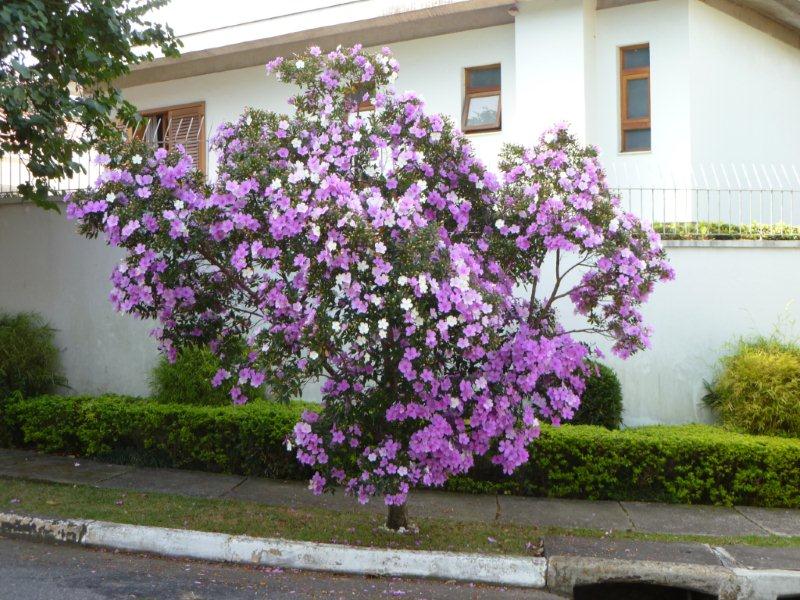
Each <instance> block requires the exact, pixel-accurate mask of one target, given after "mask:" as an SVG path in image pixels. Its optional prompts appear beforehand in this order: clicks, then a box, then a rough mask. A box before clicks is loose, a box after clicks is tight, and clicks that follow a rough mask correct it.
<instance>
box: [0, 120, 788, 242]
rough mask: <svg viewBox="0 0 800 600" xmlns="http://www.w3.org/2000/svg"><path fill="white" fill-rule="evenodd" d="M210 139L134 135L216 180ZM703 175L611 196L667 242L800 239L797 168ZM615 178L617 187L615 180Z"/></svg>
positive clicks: (4, 180) (169, 133)
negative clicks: (186, 157) (181, 149)
mask: <svg viewBox="0 0 800 600" xmlns="http://www.w3.org/2000/svg"><path fill="white" fill-rule="evenodd" d="M204 125H205V124H204ZM208 129H209V130H210V128H208ZM207 134H208V131H205V130H203V131H201V130H199V129H198V128H197V127H191V126H187V125H186V123H182V124H180V123H179V124H177V125H176V124H174V123H161V122H160V121H158V120H155V121H151V122H150V123H148V124H147V125H146V126H145V127H144V129H142V130H141V131H133V132H129V135H133V136H137V137H139V138H142V139H145V140H146V141H148V142H149V144H150V145H151V146H153V147H154V148H155V147H167V148H168V147H170V145H174V144H178V143H182V144H184V145H185V147H186V148H187V149H191V150H190V151H191V152H192V153H194V154H196V156H195V158H196V160H197V159H198V157H199V156H200V155H201V153H202V161H198V162H201V164H204V165H206V166H207V168H206V172H207V173H211V174H212V176H213V170H214V169H213V161H212V160H210V157H209V154H208V153H209V149H208V144H207V143H206V140H207V139H208V137H209V136H208V135H207ZM184 138H186V139H184ZM187 151H189V150H187ZM96 158H97V153H96V152H94V151H92V152H89V153H87V154H86V155H84V156H81V157H78V158H77V162H78V163H80V164H81V165H83V168H84V171H83V172H77V173H76V174H75V176H74V177H71V178H68V179H60V180H57V181H53V182H51V186H52V189H54V190H55V191H57V192H67V191H72V190H77V189H81V188H84V187H87V186H90V185H92V184H93V183H94V182H95V181H96V179H97V177H98V176H99V175H100V173H101V171H102V169H103V167H102V165H99V164H98V163H97V162H96ZM698 171H699V172H700V173H701V174H702V177H700V178H699V179H700V181H696V179H698V178H697V177H695V178H693V179H695V181H690V182H688V183H687V184H685V185H676V184H672V185H664V184H663V183H659V184H657V185H648V184H647V183H637V184H636V185H620V186H617V187H614V188H612V192H613V193H614V194H615V195H616V196H618V197H619V198H620V202H621V204H622V206H623V208H624V209H625V210H627V211H630V212H633V213H634V214H636V215H637V216H639V217H640V218H642V219H644V220H646V221H648V222H650V223H652V224H653V225H654V226H655V228H656V229H657V230H658V231H659V232H660V233H662V234H663V235H664V237H676V238H726V237H729V238H773V239H800V175H798V170H797V168H795V167H790V168H787V167H785V166H781V167H779V168H776V167H772V168H766V167H762V168H761V169H758V168H756V167H755V166H754V167H752V169H746V168H743V167H742V168H739V169H737V168H735V167H728V168H720V167H718V168H712V169H702V168H701V169H699V170H698ZM709 172H710V173H711V175H709ZM720 173H723V174H724V177H721V176H720ZM610 175H611V177H612V181H613V179H615V177H614V174H613V173H611V174H610ZM30 179H31V176H30V173H29V172H28V169H27V167H26V166H25V162H24V160H22V159H21V158H20V157H18V156H11V155H5V156H3V157H2V158H0V196H7V197H8V196H11V197H13V196H15V195H16V193H17V186H18V185H19V184H20V183H24V182H26V181H29V180H30ZM617 179H618V180H619V178H617ZM662 180H663V178H662Z"/></svg>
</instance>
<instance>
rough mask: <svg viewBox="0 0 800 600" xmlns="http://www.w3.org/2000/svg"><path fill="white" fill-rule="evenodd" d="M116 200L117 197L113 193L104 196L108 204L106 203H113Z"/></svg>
mask: <svg viewBox="0 0 800 600" xmlns="http://www.w3.org/2000/svg"><path fill="white" fill-rule="evenodd" d="M116 198H117V195H116V194H115V193H114V192H108V193H107V194H106V202H108V203H111V202H113V201H114V200H116Z"/></svg>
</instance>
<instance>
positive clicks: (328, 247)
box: [325, 240, 337, 252]
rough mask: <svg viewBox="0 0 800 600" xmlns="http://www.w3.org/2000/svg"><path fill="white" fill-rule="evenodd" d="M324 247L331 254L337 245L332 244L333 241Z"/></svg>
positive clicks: (329, 241)
mask: <svg viewBox="0 0 800 600" xmlns="http://www.w3.org/2000/svg"><path fill="white" fill-rule="evenodd" d="M325 247H326V248H327V249H328V250H330V251H331V252H333V251H334V250H336V248H337V244H336V242H334V241H333V240H328V243H327V244H325Z"/></svg>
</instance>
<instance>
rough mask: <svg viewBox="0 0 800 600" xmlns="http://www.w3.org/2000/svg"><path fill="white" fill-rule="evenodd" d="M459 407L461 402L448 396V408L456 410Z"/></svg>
mask: <svg viewBox="0 0 800 600" xmlns="http://www.w3.org/2000/svg"><path fill="white" fill-rule="evenodd" d="M459 406H461V400H459V399H458V398H456V397H455V396H450V408H458V407H459Z"/></svg>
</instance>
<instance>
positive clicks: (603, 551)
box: [544, 536, 720, 566]
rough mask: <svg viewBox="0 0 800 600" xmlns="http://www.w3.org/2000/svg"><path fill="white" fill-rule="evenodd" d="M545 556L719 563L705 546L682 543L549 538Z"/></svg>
mask: <svg viewBox="0 0 800 600" xmlns="http://www.w3.org/2000/svg"><path fill="white" fill-rule="evenodd" d="M544 553H545V556H547V557H550V556H591V557H593V558H615V559H622V560H652V561H659V562H674V563H692V564H697V565H716V566H719V564H720V561H719V558H718V557H717V555H716V554H715V553H714V552H713V551H712V550H711V548H709V547H708V546H707V545H706V544H693V543H682V542H649V541H636V540H614V539H610V538H600V539H598V538H585V537H575V536H548V537H545V539H544Z"/></svg>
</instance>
